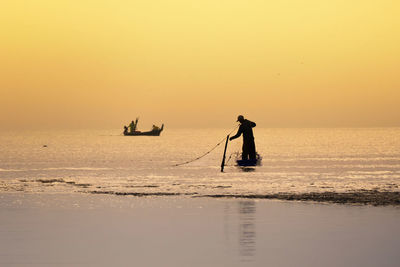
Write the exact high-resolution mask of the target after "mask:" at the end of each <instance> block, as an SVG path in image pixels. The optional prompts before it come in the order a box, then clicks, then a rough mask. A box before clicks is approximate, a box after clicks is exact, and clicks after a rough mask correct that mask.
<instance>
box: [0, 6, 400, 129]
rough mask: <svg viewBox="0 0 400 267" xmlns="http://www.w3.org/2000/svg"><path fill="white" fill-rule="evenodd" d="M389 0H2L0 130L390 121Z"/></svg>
mask: <svg viewBox="0 0 400 267" xmlns="http://www.w3.org/2000/svg"><path fill="white" fill-rule="evenodd" d="M399 14H400V2H399V1H395V0H392V1H390V0H374V1H369V0H353V1H348V0H343V1H342V0H280V1H267V0H264V1H260V0H229V1H222V0H201V1H191V0H151V1H149V0H126V1H125V0H113V1H105V0H95V1H91V0H80V1H76V0H57V1H54V0H48V1H47V0H34V1H33V0H32V1H29V0H25V1H19V0H12V1H8V0H3V1H1V3H0V25H1V27H0V38H1V39H0V129H12V130H13V129H15V130H19V129H53V128H54V129H59V128H62V129H64V128H65V129H67V128H74V129H75V128H118V127H120V128H121V129H122V126H123V125H124V124H128V123H129V121H130V120H132V119H134V118H136V117H137V116H139V117H140V121H141V124H142V125H143V127H150V126H151V125H152V124H161V123H162V122H163V123H165V124H166V126H167V127H171V128H191V127H194V128H197V127H202V128H204V127H227V128H230V127H231V126H234V125H235V121H236V117H237V115H239V114H243V115H244V116H245V117H246V118H249V119H250V120H253V121H255V122H256V123H257V124H258V125H259V126H260V127H266V128H268V127H386V126H387V127H393V126H394V127H398V126H400V75H399V74H400V71H399V70H400V49H399V47H400V16H399Z"/></svg>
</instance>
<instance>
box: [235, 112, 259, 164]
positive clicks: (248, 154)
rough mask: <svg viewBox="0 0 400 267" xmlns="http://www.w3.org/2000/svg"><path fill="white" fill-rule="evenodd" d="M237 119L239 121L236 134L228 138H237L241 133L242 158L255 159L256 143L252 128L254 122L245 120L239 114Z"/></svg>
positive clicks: (254, 125)
mask: <svg viewBox="0 0 400 267" xmlns="http://www.w3.org/2000/svg"><path fill="white" fill-rule="evenodd" d="M237 121H238V122H240V126H239V130H238V132H237V134H236V135H234V136H232V137H231V138H229V140H230V141H232V140H233V139H236V138H238V137H239V136H240V135H241V134H243V146H242V160H248V159H250V160H256V144H255V143H254V135H253V129H252V128H254V127H256V124H255V123H254V122H252V121H249V120H246V119H245V118H244V117H243V116H242V115H239V116H238V118H237Z"/></svg>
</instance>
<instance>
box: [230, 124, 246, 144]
mask: <svg viewBox="0 0 400 267" xmlns="http://www.w3.org/2000/svg"><path fill="white" fill-rule="evenodd" d="M242 132H243V131H242V127H239V130H238V131H237V134H235V135H234V136H231V137H230V138H229V140H230V141H232V140H233V139H236V138H238V137H239V136H240V135H242Z"/></svg>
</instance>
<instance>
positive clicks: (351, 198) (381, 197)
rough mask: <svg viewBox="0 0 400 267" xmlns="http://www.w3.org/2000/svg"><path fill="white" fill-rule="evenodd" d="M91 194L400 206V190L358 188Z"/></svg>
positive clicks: (103, 192)
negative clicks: (301, 190) (306, 191)
mask: <svg viewBox="0 0 400 267" xmlns="http://www.w3.org/2000/svg"><path fill="white" fill-rule="evenodd" d="M85 193H89V194H104V195H116V196H136V197H151V196H165V197H167V196H190V197H193V198H207V197H209V198H238V199H240V198H241V199H276V200H285V201H301V202H309V201H312V202H321V203H334V204H361V205H372V206H400V192H392V191H378V190H357V191H352V192H343V193H340V192H332V191H327V192H309V193H283V192H282V193H276V194H254V195H252V194H249V195H237V194H209V195H197V194H193V193H169V192H149V193H145V192H115V191H97V190H95V191H89V192H85Z"/></svg>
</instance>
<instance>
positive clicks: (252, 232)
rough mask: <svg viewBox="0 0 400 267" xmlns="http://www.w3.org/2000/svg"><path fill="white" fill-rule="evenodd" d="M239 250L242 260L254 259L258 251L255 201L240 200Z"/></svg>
mask: <svg viewBox="0 0 400 267" xmlns="http://www.w3.org/2000/svg"><path fill="white" fill-rule="evenodd" d="M238 204H239V252H240V257H241V260H242V261H252V260H253V257H254V256H255V252H256V227H255V213H256V205H255V202H254V201H239V202H238Z"/></svg>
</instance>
